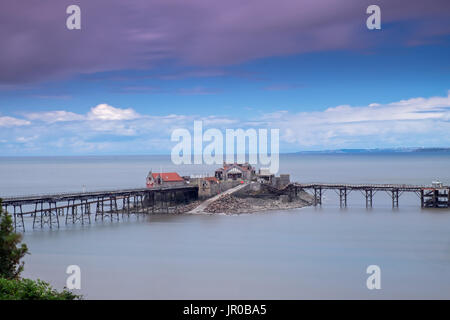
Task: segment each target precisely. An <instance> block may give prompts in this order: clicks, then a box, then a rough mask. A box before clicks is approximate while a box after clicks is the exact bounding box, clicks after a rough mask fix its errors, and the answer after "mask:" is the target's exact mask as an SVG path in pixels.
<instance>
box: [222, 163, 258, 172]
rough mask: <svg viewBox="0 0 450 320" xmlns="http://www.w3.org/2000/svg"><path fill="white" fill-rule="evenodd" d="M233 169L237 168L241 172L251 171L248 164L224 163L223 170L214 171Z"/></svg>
mask: <svg viewBox="0 0 450 320" xmlns="http://www.w3.org/2000/svg"><path fill="white" fill-rule="evenodd" d="M233 168H238V169H239V170H241V171H248V170H250V169H251V165H249V164H248V163H224V164H223V168H220V169H217V170H216V171H228V170H230V169H233Z"/></svg>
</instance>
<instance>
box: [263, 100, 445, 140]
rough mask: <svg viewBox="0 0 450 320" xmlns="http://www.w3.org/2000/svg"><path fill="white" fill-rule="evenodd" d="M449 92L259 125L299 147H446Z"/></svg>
mask: <svg viewBox="0 0 450 320" xmlns="http://www.w3.org/2000/svg"><path fill="white" fill-rule="evenodd" d="M449 118H450V91H449V94H448V95H447V96H446V97H431V98H412V99H407V100H401V101H398V102H393V103H388V104H379V103H371V104H369V105H367V106H355V107H352V106H349V105H340V106H336V107H332V108H328V109H326V110H324V111H316V112H300V113H291V112H287V111H279V112H275V113H271V114H266V115H264V116H263V117H262V118H261V119H260V121H261V122H260V124H264V125H267V126H269V127H277V128H280V129H281V135H282V136H281V138H282V139H283V140H284V141H285V142H288V143H290V144H293V145H297V146H303V147H314V146H316V147H324V146H327V147H330V146H335V147H337V148H339V147H343V146H355V145H357V146H364V145H365V147H370V146H371V145H373V144H376V145H386V144H389V143H390V142H391V141H392V140H393V138H396V140H397V141H398V143H399V144H403V145H405V144H407V143H410V144H412V145H413V146H417V145H421V144H427V141H428V143H435V141H436V137H439V139H438V141H439V142H440V143H442V144H444V145H448V144H449V143H450V136H449V135H448V132H450V122H449Z"/></svg>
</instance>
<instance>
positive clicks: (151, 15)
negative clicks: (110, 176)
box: [0, 0, 450, 84]
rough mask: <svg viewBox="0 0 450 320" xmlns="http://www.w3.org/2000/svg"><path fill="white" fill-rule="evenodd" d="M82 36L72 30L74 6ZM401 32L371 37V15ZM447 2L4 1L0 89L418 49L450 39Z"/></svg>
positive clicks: (0, 30)
mask: <svg viewBox="0 0 450 320" xmlns="http://www.w3.org/2000/svg"><path fill="white" fill-rule="evenodd" d="M71 4H77V5H79V6H80V7H81V14H82V30H72V31H69V30H67V29H66V25H65V21H66V18H67V14H66V13H65V11H66V8H67V6H69V5H71ZM370 4H378V5H380V7H381V10H382V23H383V25H388V24H389V23H392V22H398V23H405V24H406V25H405V26H406V27H405V28H404V32H402V33H401V34H400V33H399V32H395V33H393V34H395V35H394V36H391V35H390V33H389V30H388V29H382V30H381V32H379V31H378V34H376V33H370V32H369V31H368V30H367V29H366V28H365V19H366V17H367V15H366V14H365V9H366V8H367V6H368V5H370ZM449 15H450V2H449V1H448V0H428V1H423V0H411V1H408V2H405V1H398V0H381V1H380V0H378V1H372V0H370V1H369V0H348V1H342V0H322V1H317V0H279V1H274V0H248V1H241V0H230V1H217V0H213V1H206V0H190V1H185V0H151V1H149V0H135V1H132V2H131V1H123V0H108V1H106V0H96V1H92V0H79V1H74V0H70V1H69V0H59V1H54V0H42V1H39V3H37V2H36V3H35V2H29V1H16V0H3V1H2V2H1V4H0V23H1V26H2V27H1V28H0V48H1V50H0V70H1V72H0V84H17V83H19V84H23V83H25V82H33V81H39V80H42V79H48V78H53V77H59V76H70V75H72V74H80V73H93V72H101V71H112V70H123V69H151V68H152V67H154V66H157V65H158V66H161V65H164V64H171V65H175V66H191V67H192V66H194V67H213V68H214V67H217V66H224V65H231V64H237V63H241V62H245V61H248V60H251V59H257V58H265V57H271V56H282V55H289V54H298V53H303V52H311V51H323V50H344V49H356V50H371V49H373V48H374V47H377V46H379V45H382V44H383V43H384V42H387V43H390V44H391V43H397V44H399V45H416V44H421V43H429V42H430V41H436V38H437V37H441V36H445V35H448V34H449V33H450V24H449V21H450V19H449Z"/></svg>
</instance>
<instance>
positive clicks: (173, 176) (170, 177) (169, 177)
mask: <svg viewBox="0 0 450 320" xmlns="http://www.w3.org/2000/svg"><path fill="white" fill-rule="evenodd" d="M159 175H161V179H162V180H163V181H164V182H170V181H172V182H174V181H184V179H183V178H182V177H180V175H179V174H178V173H176V172H162V173H152V176H153V179H156V178H158V176H159Z"/></svg>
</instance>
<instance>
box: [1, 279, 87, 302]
mask: <svg viewBox="0 0 450 320" xmlns="http://www.w3.org/2000/svg"><path fill="white" fill-rule="evenodd" d="M81 298H82V297H81V296H79V295H76V294H73V293H72V292H70V291H68V290H67V289H64V290H63V291H61V292H58V291H57V290H55V289H53V288H52V287H51V286H50V284H48V283H47V282H44V281H41V280H39V279H38V280H31V279H20V280H19V279H5V278H0V300H80V299H81Z"/></svg>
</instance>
